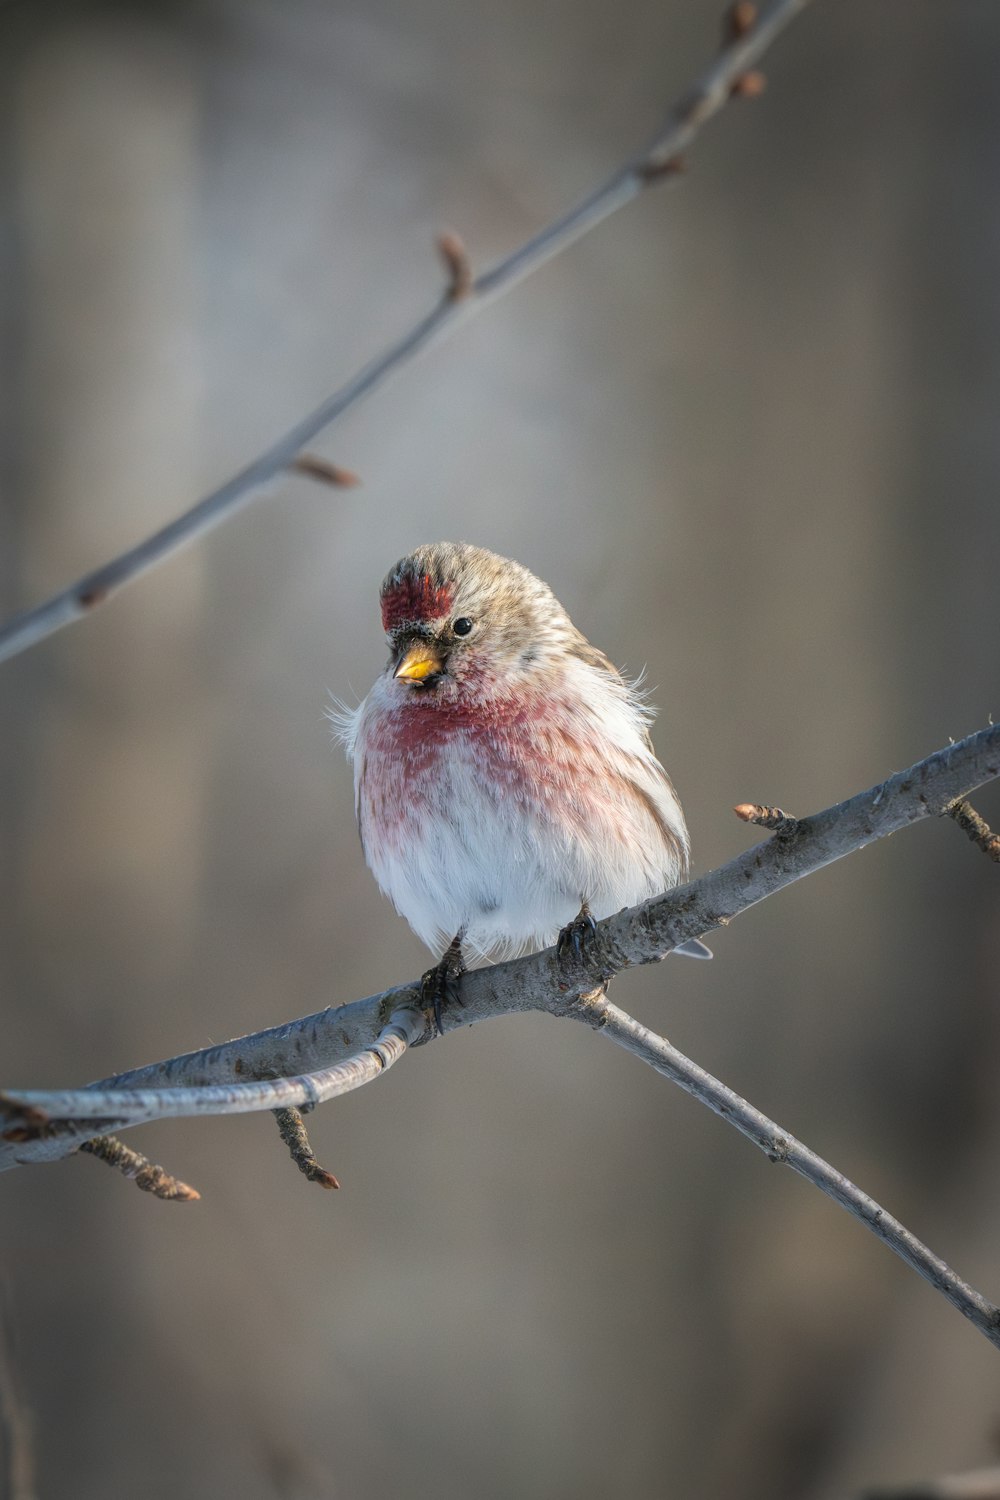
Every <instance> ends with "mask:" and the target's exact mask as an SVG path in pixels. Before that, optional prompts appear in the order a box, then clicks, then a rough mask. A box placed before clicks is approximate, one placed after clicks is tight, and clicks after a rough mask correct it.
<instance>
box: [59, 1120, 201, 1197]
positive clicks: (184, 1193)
mask: <svg viewBox="0 0 1000 1500" xmlns="http://www.w3.org/2000/svg"><path fill="white" fill-rule="evenodd" d="M80 1150H81V1151H85V1152H86V1153H87V1154H88V1156H96V1157H97V1160H98V1161H103V1162H107V1164H108V1166H109V1167H116V1168H117V1169H118V1171H119V1172H121V1174H122V1176H123V1177H131V1179H132V1181H133V1182H134V1183H135V1185H136V1187H137V1188H140V1189H141V1190H142V1191H143V1192H144V1193H152V1195H153V1197H154V1198H162V1199H163V1201H164V1202H165V1203H195V1202H197V1200H198V1199H199V1198H200V1197H201V1194H200V1193H199V1192H198V1191H197V1189H196V1188H193V1187H189V1186H188V1184H187V1183H186V1182H181V1180H180V1178H179V1177H172V1176H171V1175H170V1173H169V1172H166V1171H164V1169H163V1167H158V1166H157V1165H156V1163H155V1162H151V1161H150V1160H149V1157H148V1156H143V1155H142V1154H141V1153H140V1152H138V1151H133V1150H132V1147H131V1146H126V1145H125V1144H124V1142H123V1141H120V1140H118V1139H117V1137H116V1136H113V1135H95V1136H94V1138H93V1140H89V1141H83V1142H82V1143H81V1145H80Z"/></svg>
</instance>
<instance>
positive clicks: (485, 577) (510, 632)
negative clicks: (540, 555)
mask: <svg viewBox="0 0 1000 1500" xmlns="http://www.w3.org/2000/svg"><path fill="white" fill-rule="evenodd" d="M381 602H382V624H383V626H384V629H385V633H386V638H387V640H388V642H389V649H390V652H391V655H390V659H389V666H388V669H387V670H388V672H389V674H390V676H391V677H392V678H393V679H395V680H396V681H397V682H399V683H400V684H401V685H405V686H406V687H407V688H409V689H412V690H413V691H414V692H418V693H421V694H432V695H437V696H440V695H442V694H447V695H448V696H453V695H455V694H459V693H462V692H466V693H468V692H472V691H481V692H496V691H504V690H507V689H510V688H513V687H514V686H516V685H518V684H520V683H523V682H524V680H525V679H526V678H528V677H535V676H537V674H538V672H539V669H541V668H544V666H545V665H546V663H547V662H548V661H550V660H551V659H552V656H553V654H554V653H555V652H556V651H558V650H559V649H560V647H561V648H562V649H564V650H565V649H566V647H567V646H569V645H570V644H571V643H572V642H573V641H574V640H579V639H581V638H580V637H579V636H578V634H577V632H576V630H575V629H574V627H573V625H572V624H571V622H570V620H569V617H568V616H567V614H566V612H565V610H564V609H563V608H562V605H561V604H559V602H558V600H557V599H556V598H555V596H554V595H553V593H552V591H551V589H549V588H548V587H547V585H545V584H544V583H542V582H541V580H540V579H538V578H536V577H535V576H534V574H533V573H529V572H528V570H527V568H523V567H522V566H521V565H520V563H516V562H511V561H510V560H509V559H508V558H505V557H498V556H497V555H496V554H495V553H493V552H487V551H485V550H484V549H483V548H482V547H472V546H470V545H469V544H468V543H466V542H435V543H433V544H431V545H429V546H424V547H418V548H417V549H416V551H415V552H411V553H410V555H409V556H408V557H404V558H401V559H400V561H399V562H398V563H397V564H396V566H395V567H394V568H393V569H392V570H391V571H390V572H389V574H388V575H387V577H386V579H385V581H384V582H383V584H382V590H381Z"/></svg>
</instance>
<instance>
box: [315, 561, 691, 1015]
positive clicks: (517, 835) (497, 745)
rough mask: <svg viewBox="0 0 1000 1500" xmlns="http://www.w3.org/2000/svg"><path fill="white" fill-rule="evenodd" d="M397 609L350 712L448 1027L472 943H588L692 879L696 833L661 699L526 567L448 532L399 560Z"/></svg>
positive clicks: (350, 749) (377, 822)
mask: <svg viewBox="0 0 1000 1500" xmlns="http://www.w3.org/2000/svg"><path fill="white" fill-rule="evenodd" d="M381 604H382V624H383V627H384V629H385V633H386V637H387V639H388V642H389V652H390V655H389V662H388V665H387V667H386V669H385V671H384V672H383V673H382V675H381V677H379V678H378V680H377V681H376V683H375V686H374V687H373V688H372V690H371V692H370V693H369V694H368V696H367V698H366V699H365V700H364V702H363V703H362V704H361V705H360V706H359V707H358V708H357V709H354V710H345V711H342V712H340V713H339V714H335V715H334V719H335V722H336V724H337V728H338V732H339V734H340V737H341V739H342V740H343V742H344V745H345V747H346V749H347V753H348V757H349V758H350V759H351V760H352V761H353V763H354V786H355V797H356V806H357V817H358V827H359V829H360V833H361V842H362V846H363V848H364V853H365V858H366V859H367V861H368V864H369V866H370V868H371V870H372V873H373V874H374V876H375V879H376V880H377V881H378V883H379V886H380V887H381V889H382V890H383V891H384V893H385V894H386V895H387V896H388V897H389V899H390V900H391V901H392V903H393V905H394V906H395V907H396V910H397V911H399V912H401V913H402V915H403V916H404V917H405V918H406V919H407V921H408V922H409V924H410V926H411V927H412V928H413V930H414V932H416V934H417V935H418V937H420V938H422V940H423V941H424V942H425V943H426V944H427V946H428V947H429V948H431V949H432V950H433V951H435V952H437V953H440V952H441V951H442V949H444V950H445V954H444V958H443V959H442V960H441V962H440V963H439V964H438V965H437V967H436V968H435V969H432V970H430V971H429V973H428V975H426V976H425V991H426V990H427V987H428V984H429V985H430V990H431V998H432V1000H433V1003H434V1007H435V1015H436V1017H437V1020H438V1027H439V1029H440V1006H441V1001H442V999H443V998H445V997H446V996H448V995H452V994H454V992H455V987H454V982H455V980H456V979H457V976H458V975H459V974H460V973H461V972H462V969H463V966H464V957H465V956H469V957H472V956H475V957H477V958H485V957H499V956H510V955H513V954H515V953H519V952H523V951H526V950H528V949H532V948H540V947H547V946H548V945H549V944H551V943H553V942H554V941H555V940H556V938H557V936H558V935H560V934H563V935H564V941H565V935H566V934H569V936H570V937H571V939H572V940H573V941H574V942H576V943H579V941H580V939H581V938H582V937H585V936H586V932H587V929H588V927H589V928H590V929H592V927H593V920H594V919H596V918H600V917H606V916H610V915H611V914H612V913H613V912H616V911H619V910H620V909H621V908H622V907H623V906H635V905H636V904H637V903H639V902H641V901H645V900H647V899H648V898H649V897H651V896H656V895H659V894H661V893H662V892H663V891H665V890H667V889H669V888H670V887H671V886H674V885H677V884H678V883H679V882H681V881H683V880H684V879H685V878H686V876H687V872H688V854H689V842H688V832H687V827H686V825H685V822H684V814H683V812H682V811H681V805H680V802H679V801H678V799H677V794H676V793H675V791H674V789H673V786H672V785H671V783H670V778H669V777H668V776H667V773H666V771H665V770H664V769H663V767H662V766H661V765H660V762H659V761H658V760H657V758H656V755H655V753H654V751H653V746H652V742H651V740H650V737H649V728H648V726H649V723H650V721H651V719H652V713H651V711H650V709H649V708H648V707H647V706H646V705H645V704H644V702H643V701H642V698H641V697H640V695H639V693H638V692H637V690H636V687H635V685H634V684H632V683H630V682H628V681H627V680H626V679H625V678H624V677H622V675H621V673H620V672H618V671H617V670H616V669H615V668H614V667H613V666H612V665H611V663H610V662H609V661H608V659H607V657H605V656H604V655H603V654H602V653H601V652H600V651H598V650H597V649H596V648H595V647H593V646H591V645H590V643H589V642H588V641H587V640H586V639H585V637H584V636H583V635H581V634H580V632H579V630H577V629H576V627H575V626H574V625H573V623H572V621H571V620H570V618H569V616H568V615H567V613H566V611H565V610H564V609H563V607H562V605H561V604H560V603H559V602H558V600H557V599H556V598H555V596H554V595H553V593H552V591H551V589H549V588H548V587H547V586H546V585H545V584H544V583H542V582H541V580H540V579H538V578H536V577H535V576H534V574H532V573H529V572H528V570H527V568H524V567H522V566H521V565H520V564H519V563H516V562H511V561H510V560H508V559H507V558H504V557H497V556H496V555H495V554H494V553H492V552H487V551H485V550H484V549H483V548H481V547H472V546H469V545H468V544H467V543H464V542H438V543H435V544H434V545H431V546H424V547H418V548H417V550H416V551H415V552H412V553H411V554H410V555H409V556H408V557H404V558H402V559H401V560H400V561H399V562H398V563H397V564H396V566H395V567H394V568H393V569H392V570H391V572H390V573H389V574H388V575H387V577H386V579H385V581H384V582H383V584H382V589H381ZM673 951H674V952H676V953H686V954H688V955H690V956H692V957H705V958H707V957H711V954H710V953H709V950H708V949H707V948H706V947H705V946H704V944H702V943H699V942H689V943H683V944H681V945H679V946H678V947H677V948H675V949H674V950H673Z"/></svg>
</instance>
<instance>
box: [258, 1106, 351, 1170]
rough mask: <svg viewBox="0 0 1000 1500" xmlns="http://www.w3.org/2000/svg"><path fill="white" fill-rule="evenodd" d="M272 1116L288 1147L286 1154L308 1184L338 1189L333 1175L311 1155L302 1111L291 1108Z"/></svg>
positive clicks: (276, 1111)
mask: <svg viewBox="0 0 1000 1500" xmlns="http://www.w3.org/2000/svg"><path fill="white" fill-rule="evenodd" d="M273 1114H274V1118H275V1119H276V1120H277V1122H278V1134H279V1135H280V1136H281V1139H282V1140H283V1141H284V1143H285V1145H286V1146H287V1147H288V1153H289V1155H290V1156H291V1158H292V1161H293V1162H294V1163H295V1165H296V1166H297V1167H298V1169H299V1171H300V1172H301V1173H302V1175H303V1176H304V1177H306V1178H308V1180H309V1181H310V1182H318V1183H319V1185H320V1187H324V1188H339V1187H340V1183H339V1182H338V1181H337V1179H336V1177H334V1175H333V1173H332V1172H328V1171H327V1170H326V1168H325V1167H321V1166H320V1164H319V1162H318V1161H317V1160H316V1158H315V1156H314V1155H313V1149H312V1146H311V1145H310V1144H309V1136H308V1135H307V1134H306V1127H305V1123H304V1122H303V1119H302V1111H301V1110H298V1109H291V1108H290V1109H276V1110H274V1111H273Z"/></svg>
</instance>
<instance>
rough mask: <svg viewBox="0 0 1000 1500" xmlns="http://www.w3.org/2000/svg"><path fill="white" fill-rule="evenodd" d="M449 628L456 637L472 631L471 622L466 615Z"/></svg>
mask: <svg viewBox="0 0 1000 1500" xmlns="http://www.w3.org/2000/svg"><path fill="white" fill-rule="evenodd" d="M451 628H452V630H453V631H454V632H455V634H456V635H468V633H469V631H470V630H471V629H472V621H471V620H470V619H469V617H468V615H461V616H460V617H459V618H458V619H457V620H455V621H454V623H453V624H452V627H451Z"/></svg>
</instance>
